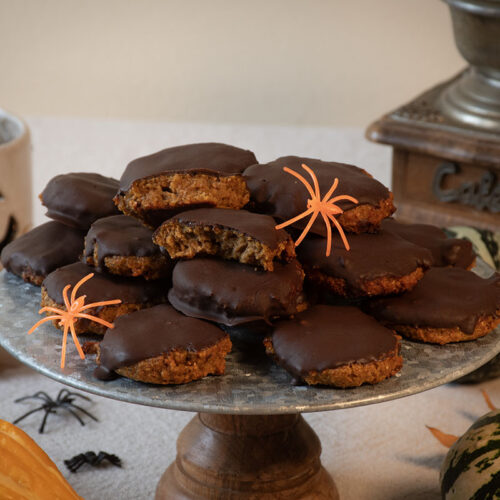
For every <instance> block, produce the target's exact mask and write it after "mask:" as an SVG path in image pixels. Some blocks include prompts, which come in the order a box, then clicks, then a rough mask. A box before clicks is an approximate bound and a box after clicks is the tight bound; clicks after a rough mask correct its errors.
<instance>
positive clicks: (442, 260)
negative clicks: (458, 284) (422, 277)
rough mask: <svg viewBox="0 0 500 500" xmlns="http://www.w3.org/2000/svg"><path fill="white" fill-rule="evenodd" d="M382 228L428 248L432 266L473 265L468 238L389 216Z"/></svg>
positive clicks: (383, 222) (473, 260)
mask: <svg viewBox="0 0 500 500" xmlns="http://www.w3.org/2000/svg"><path fill="white" fill-rule="evenodd" d="M382 229H384V230H386V231H390V232H392V233H394V234H397V235H398V236H401V238H404V239H405V240H408V241H411V242H412V243H414V244H415V245H419V246H421V247H424V248H427V249H428V250H430V252H431V253H432V267H446V266H453V267H462V268H464V269H470V268H471V267H473V266H474V262H475V260H476V254H475V252H474V250H473V249H472V243H471V242H470V241H468V240H463V239H458V238H448V237H447V236H446V233H445V232H444V231H443V230H442V229H440V228H439V227H436V226H431V225H429V224H403V223H402V222H399V221H397V220H395V219H392V218H389V219H385V220H384V221H382Z"/></svg>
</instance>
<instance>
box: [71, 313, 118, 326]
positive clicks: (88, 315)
mask: <svg viewBox="0 0 500 500" xmlns="http://www.w3.org/2000/svg"><path fill="white" fill-rule="evenodd" d="M75 318H85V319H90V320H91V321H95V322H96V323H99V324H101V325H104V326H106V327H108V328H114V325H113V323H109V322H107V321H104V320H103V319H101V318H98V317H97V316H92V315H90V314H85V313H78V314H75Z"/></svg>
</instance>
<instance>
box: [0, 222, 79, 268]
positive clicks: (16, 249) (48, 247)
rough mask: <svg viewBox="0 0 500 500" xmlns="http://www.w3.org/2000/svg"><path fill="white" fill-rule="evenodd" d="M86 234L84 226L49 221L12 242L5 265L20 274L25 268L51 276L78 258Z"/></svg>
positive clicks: (3, 260)
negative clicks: (50, 274) (75, 226)
mask: <svg viewBox="0 0 500 500" xmlns="http://www.w3.org/2000/svg"><path fill="white" fill-rule="evenodd" d="M84 236H85V233H84V231H81V230H80V229H75V228H72V227H68V226H66V225H64V224H61V223H60V222H57V221H50V222H46V223H45V224H42V225H40V226H37V227H35V228H34V229H32V230H31V231H28V232H27V233H26V234H23V235H22V236H20V237H19V238H17V239H16V240H14V241H13V242H11V243H9V244H8V245H7V246H6V247H5V248H4V249H3V250H2V255H1V258H0V259H1V261H2V265H3V266H4V267H5V269H7V271H9V272H11V273H13V274H16V275H17V276H21V275H22V274H23V272H29V273H32V274H34V275H37V276H47V275H48V274H49V273H51V272H52V271H55V270H56V269H57V268H58V267H62V266H65V265H67V264H71V263H73V262H77V261H78V259H79V258H80V256H81V253H82V250H83V240H84Z"/></svg>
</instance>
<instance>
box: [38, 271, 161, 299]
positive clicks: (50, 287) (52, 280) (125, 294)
mask: <svg viewBox="0 0 500 500" xmlns="http://www.w3.org/2000/svg"><path fill="white" fill-rule="evenodd" d="M90 273H93V274H94V277H93V278H91V279H90V280H88V281H86V282H85V283H84V284H83V285H82V286H81V287H80V288H79V291H78V294H77V295H78V296H80V295H86V296H87V297H86V299H85V302H86V303H87V304H89V303H91V302H100V301H105V300H114V299H121V301H122V303H123V304H145V303H153V304H158V303H161V302H166V294H167V291H168V288H169V283H170V281H169V280H157V281H146V280H145V279H143V278H124V277H121V276H115V275H112V274H101V273H98V272H96V270H95V269H94V268H93V267H90V266H87V265H86V264H83V263H81V262H76V263H75V264H70V265H69V266H64V267H60V268H59V269H57V270H56V271H54V272H53V273H50V274H49V275H48V276H47V277H46V278H45V280H44V281H43V284H42V286H43V287H44V288H45V289H46V290H47V294H48V296H49V297H50V298H51V299H52V300H53V301H54V302H56V303H57V304H63V303H64V301H63V296H62V291H63V289H64V287H65V286H66V285H71V286H72V287H73V286H74V285H76V284H77V283H78V282H79V281H80V280H81V279H82V278H84V277H85V276H87V274H90ZM70 292H71V289H70Z"/></svg>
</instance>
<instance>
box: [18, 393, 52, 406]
mask: <svg viewBox="0 0 500 500" xmlns="http://www.w3.org/2000/svg"><path fill="white" fill-rule="evenodd" d="M26 399H40V400H41V401H45V402H47V403H51V402H52V398H51V397H50V396H49V395H48V394H47V393H46V392H43V391H38V392H36V393H35V394H33V395H32V396H24V397H22V398H18V399H16V400H15V401H14V403H20V402H21V401H25V400H26Z"/></svg>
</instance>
